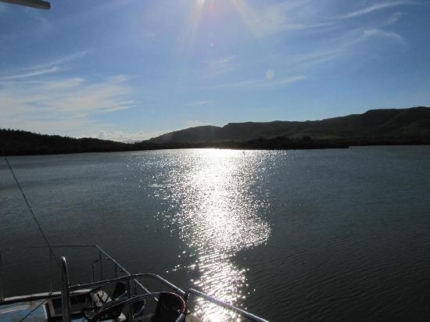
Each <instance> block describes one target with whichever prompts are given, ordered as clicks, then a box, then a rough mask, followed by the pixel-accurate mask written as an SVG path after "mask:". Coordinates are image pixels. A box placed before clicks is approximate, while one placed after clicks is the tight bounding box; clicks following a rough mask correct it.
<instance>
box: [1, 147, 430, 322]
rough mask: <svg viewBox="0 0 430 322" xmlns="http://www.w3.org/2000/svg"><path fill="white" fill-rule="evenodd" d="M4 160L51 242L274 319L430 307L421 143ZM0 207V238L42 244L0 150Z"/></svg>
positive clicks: (402, 313) (16, 288) (429, 156)
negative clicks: (91, 249) (92, 250)
mask: <svg viewBox="0 0 430 322" xmlns="http://www.w3.org/2000/svg"><path fill="white" fill-rule="evenodd" d="M9 160H10V163H11V164H12V166H13V168H14V170H15V173H16V175H17V177H18V180H19V181H20V183H21V186H22V188H23V190H24V192H25V193H26V196H27V198H28V200H29V202H30V204H31V205H32V207H33V210H34V212H35V213H36V215H37V217H38V219H39V221H40V223H41V226H42V228H43V230H44V231H45V232H46V235H47V237H48V239H49V240H50V242H51V243H52V244H67V243H69V244H76V243H79V244H98V245H100V246H101V247H102V248H104V249H105V250H107V251H108V252H109V253H111V254H112V255H113V256H114V257H115V258H117V259H118V260H119V261H120V262H121V263H123V264H124V266H125V267H127V268H128V269H129V270H130V271H132V272H143V271H152V272H156V273H159V274H160V275H162V276H165V277H167V278H168V279H171V280H172V281H173V282H175V283H177V284H178V285H179V286H181V287H183V288H187V287H189V286H194V287H196V288H199V289H202V290H203V291H206V292H208V293H210V294H213V295H215V296H217V297H220V298H221V299H224V300H226V301H229V302H233V303H234V304H236V305H239V306H242V307H246V308H248V309H249V310H250V311H251V312H253V313H255V314H258V315H261V316H263V317H265V318H267V319H269V320H273V321H289V320H292V321H344V320H350V321H351V320H357V321H368V320H372V321H386V320H398V321H405V320H414V321H417V320H421V321H424V320H428V319H429V318H430V306H429V305H428V303H429V302H430V234H429V232H430V147H366V148H351V149H347V150H315V151H246V152H243V151H230V150H176V151H152V152H131V153H106V154H78V155H59V156H35V157H11V158H9ZM0 205H1V206H0V207H1V208H0V210H1V216H0V245H1V246H0V248H5V247H9V246H28V245H43V239H42V237H41V235H40V233H39V231H38V229H37V226H36V224H35V223H34V221H33V219H32V217H31V214H30V213H29V211H28V209H27V208H26V206H25V203H24V201H23V199H22V196H21V195H20V192H19V190H18V188H17V187H16V185H15V183H14V180H13V177H12V175H11V173H10V172H9V170H8V168H7V166H6V163H5V161H4V160H0ZM70 265H71V268H73V265H74V263H73V262H71V263H70ZM11 267H12V266H10V269H12V268H11ZM13 269H14V270H15V272H18V273H17V274H18V275H21V276H20V277H21V278H23V276H24V277H26V276H27V275H28V273H23V272H22V271H19V270H17V269H16V267H15V268H13ZM71 271H72V272H73V270H72V269H71ZM27 280H31V278H29V277H28V278H27ZM6 284H7V283H6ZM22 284H23V283H20V284H19V285H18V284H17V283H16V280H14V279H10V280H9V284H8V285H6V286H8V287H9V292H12V293H13V292H21V291H25V288H26V287H31V286H28V285H27V286H25V285H22ZM36 284H37V283H36ZM35 287H36V286H35ZM196 310H197V311H198V312H202V311H205V312H206V314H207V316H209V317H210V319H212V320H214V321H218V320H229V319H231V318H232V317H231V316H230V315H228V313H226V312H223V311H219V310H217V309H216V308H214V307H212V306H208V305H207V304H204V303H200V304H199V305H198V307H197V308H196Z"/></svg>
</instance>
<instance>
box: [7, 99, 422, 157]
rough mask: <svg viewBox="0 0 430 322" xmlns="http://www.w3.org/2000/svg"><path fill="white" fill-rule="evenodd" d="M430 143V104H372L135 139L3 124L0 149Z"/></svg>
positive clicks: (50, 150) (23, 152)
mask: <svg viewBox="0 0 430 322" xmlns="http://www.w3.org/2000/svg"><path fill="white" fill-rule="evenodd" d="M406 144H430V108H428V107H413V108H409V109H388V110H370V111H367V112H366V113H363V114H357V115H348V116H343V117H335V118H330V119H325V120H321V121H306V122H289V121H274V122H264V123H256V122H246V123H229V124H227V125H225V126H224V127H217V126H200V127H194V128H189V129H186V130H181V131H175V132H171V133H167V134H164V135H161V136H159V137H157V138H153V139H151V140H146V141H142V142H136V143H121V142H114V141H106V140H99V139H93V138H82V139H74V138H70V137H61V136H58V135H42V134H36V133H31V132H26V131H20V130H5V129H0V155H34V154H63V153H81V152H114V151H137V150H139V151H141V150H158V149H183V148H225V149H252V150H289V149H328V148H346V147H348V146H351V145H406Z"/></svg>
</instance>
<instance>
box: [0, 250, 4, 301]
mask: <svg viewBox="0 0 430 322" xmlns="http://www.w3.org/2000/svg"><path fill="white" fill-rule="evenodd" d="M3 299H4V294H3V259H2V253H0V301H3Z"/></svg>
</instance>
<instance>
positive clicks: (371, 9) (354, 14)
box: [339, 0, 415, 19]
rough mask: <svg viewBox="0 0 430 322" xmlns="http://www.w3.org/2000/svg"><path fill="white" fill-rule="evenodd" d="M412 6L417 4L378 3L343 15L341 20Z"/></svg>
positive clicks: (409, 2)
mask: <svg viewBox="0 0 430 322" xmlns="http://www.w3.org/2000/svg"><path fill="white" fill-rule="evenodd" d="M411 4H415V3H414V2H412V1H408V0H404V1H387V2H382V3H376V4H373V5H371V6H368V7H365V8H362V9H359V10H356V11H353V12H350V13H347V14H345V15H342V16H340V17H339V18H343V19H347V18H354V17H359V16H363V15H366V14H370V13H373V12H375V11H380V10H383V9H387V8H391V7H398V6H403V5H411Z"/></svg>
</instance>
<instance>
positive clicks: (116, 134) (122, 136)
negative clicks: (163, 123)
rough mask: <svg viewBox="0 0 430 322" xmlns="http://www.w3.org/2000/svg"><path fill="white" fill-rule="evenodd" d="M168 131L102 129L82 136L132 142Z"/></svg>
mask: <svg viewBox="0 0 430 322" xmlns="http://www.w3.org/2000/svg"><path fill="white" fill-rule="evenodd" d="M166 132H171V131H154V132H145V131H137V132H125V131H118V130H113V131H106V130H100V131H99V132H98V133H88V134H85V135H81V136H80V137H93V138H98V139H101V140H111V141H119V142H127V143H132V142H139V141H144V140H148V139H150V138H153V137H156V136H160V135H162V134H164V133H166Z"/></svg>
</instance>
